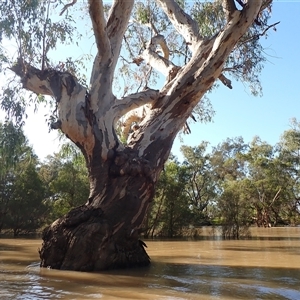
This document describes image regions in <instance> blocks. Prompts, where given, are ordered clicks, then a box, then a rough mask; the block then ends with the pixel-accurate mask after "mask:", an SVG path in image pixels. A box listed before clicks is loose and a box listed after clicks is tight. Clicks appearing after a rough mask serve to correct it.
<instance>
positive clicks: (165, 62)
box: [133, 34, 180, 81]
mask: <svg viewBox="0 0 300 300" xmlns="http://www.w3.org/2000/svg"><path fill="white" fill-rule="evenodd" d="M157 46H160V48H161V50H162V52H163V55H164V57H162V56H161V55H159V54H158V53H157ZM169 54H170V52H169V48H168V46H167V44H166V41H165V38H164V36H162V35H160V34H158V35H156V36H154V37H153V38H152V39H151V41H150V43H149V44H148V46H147V48H146V49H145V50H144V51H143V53H142V55H141V56H140V57H138V58H136V59H134V60H133V62H134V63H136V64H137V65H139V64H140V63H141V62H142V61H143V60H145V61H146V63H147V64H149V65H150V66H151V67H153V68H154V69H156V70H157V71H159V72H161V73H162V74H163V75H165V76H166V77H167V81H170V80H171V79H173V78H174V77H175V76H176V74H177V72H178V70H179V69H180V68H179V67H178V66H176V65H174V64H173V63H172V62H171V61H170V60H169Z"/></svg>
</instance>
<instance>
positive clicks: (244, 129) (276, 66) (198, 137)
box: [0, 0, 300, 159]
mask: <svg viewBox="0 0 300 300" xmlns="http://www.w3.org/2000/svg"><path fill="white" fill-rule="evenodd" d="M299 16H300V1H276V0H275V1H274V6H273V15H272V19H271V21H270V24H271V23H275V22H277V21H280V24H279V25H277V26H276V29H277V31H276V32H275V31H273V30H272V29H271V30H270V31H269V37H268V39H266V40H264V42H263V44H264V47H265V52H266V54H267V62H266V64H265V67H264V69H263V71H262V74H261V82H262V86H263V96H262V97H254V96H252V95H250V92H249V89H248V87H246V86H244V85H243V84H242V83H241V82H233V89H232V90H230V89H228V88H227V87H225V86H223V85H220V86H219V88H218V89H216V90H215V91H213V92H212V93H211V94H210V95H209V98H210V100H211V103H212V105H213V108H214V110H215V111H216V114H215V116H214V118H213V122H211V123H208V124H203V123H195V124H192V125H191V130H192V133H191V134H190V135H185V136H183V144H185V145H189V146H197V145H199V144H200V143H201V141H208V142H209V143H210V145H211V146H216V145H217V144H219V143H221V142H222V141H224V140H226V139H227V138H234V137H238V136H242V137H243V138H244V141H245V142H250V141H251V140H252V138H253V137H254V136H259V137H260V138H261V139H262V140H263V141H266V142H268V143H270V144H271V145H274V144H276V143H277V142H278V141H279V139H280V136H281V134H282V133H283V132H284V131H285V130H288V129H289V121H290V119H291V118H296V119H298V120H299V121H300V75H299V70H300V32H299V30H300V18H299ZM46 113H47V111H46V110H44V109H43V108H40V109H39V111H38V113H37V114H34V113H33V110H32V109H31V110H29V112H28V114H29V116H30V117H29V118H28V119H27V120H26V125H25V128H24V131H25V134H26V136H27V137H28V139H29V143H30V144H31V145H32V146H33V148H34V151H35V153H36V154H37V155H38V156H39V158H40V159H44V158H45V157H46V156H47V155H52V154H53V153H54V152H57V151H58V147H59V142H58V138H57V133H56V132H55V131H52V132H50V133H49V129H48V127H47V124H46V122H45V117H44V115H45V114H46ZM0 118H1V115H0ZM181 145H182V143H181V142H180V141H179V139H176V141H175V143H174V146H173V148H172V152H173V154H175V155H176V156H178V157H179V159H180V158H181V154H180V150H179V149H180V146H181Z"/></svg>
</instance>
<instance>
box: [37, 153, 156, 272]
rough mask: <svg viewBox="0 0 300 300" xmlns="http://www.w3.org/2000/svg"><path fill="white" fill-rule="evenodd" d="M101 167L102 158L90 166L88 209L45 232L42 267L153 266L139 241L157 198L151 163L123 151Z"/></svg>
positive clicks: (75, 212)
mask: <svg viewBox="0 0 300 300" xmlns="http://www.w3.org/2000/svg"><path fill="white" fill-rule="evenodd" d="M126 152H127V153H126ZM101 167H102V168H101V169H99V160H98V161H96V160H95V161H94V164H92V166H91V167H90V181H91V196H90V198H89V200H88V202H87V203H86V205H82V206H79V207H77V208H75V209H73V210H71V211H70V212H69V213H68V214H67V215H66V216H64V217H62V218H60V219H58V220H57V221H55V222H54V223H53V224H52V225H50V226H48V227H47V228H46V229H45V230H44V232H43V245H42V249H41V250H40V258H41V267H50V268H55V269H66V270H78V271H99V270H105V269H111V268H126V267H135V266H147V265H148V264H149V263H150V258H149V256H148V255H147V253H146V251H145V246H146V245H145V244H144V243H143V242H142V241H141V240H139V231H140V229H139V226H140V225H141V224H142V221H143V218H144V216H145V214H146V211H147V208H148V206H149V203H150V201H151V200H152V198H153V195H154V184H153V181H152V179H151V177H150V176H149V172H150V169H149V166H148V164H147V161H145V160H143V159H139V158H138V157H137V156H136V155H135V154H134V152H133V151H131V152H129V151H123V152H118V153H117V154H115V155H112V156H111V157H110V158H109V159H108V161H107V162H106V163H105V164H104V165H102V166H101ZM106 168H108V172H107V173H105V172H103V170H105V169H106ZM97 170H98V172H97ZM99 170H101V172H99Z"/></svg>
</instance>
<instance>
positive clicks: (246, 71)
mask: <svg viewBox="0 0 300 300" xmlns="http://www.w3.org/2000/svg"><path fill="white" fill-rule="evenodd" d="M54 2H55V1H54ZM271 2H272V1H271V0H255V1H252V0H248V1H247V0H236V1H235V0H223V1H214V2H200V1H195V2H194V3H192V4H191V5H190V7H188V6H187V4H186V3H185V2H184V1H179V0H177V1H176V0H168V1H166V0H156V1H144V2H143V1H134V0H126V1H125V0H114V1H113V3H111V4H110V5H108V4H103V2H102V0H86V4H87V5H88V8H87V9H86V10H83V12H85V13H86V14H87V16H89V18H90V20H91V24H92V30H93V34H94V38H95V44H96V47H97V51H96V55H95V57H94V63H93V67H92V70H91V76H90V85H89V87H87V86H85V85H84V84H83V83H82V81H81V80H79V76H78V74H75V73H76V72H75V71H76V68H77V69H79V68H78V65H77V64H76V62H74V61H73V62H72V63H70V61H67V62H65V63H64V62H61V63H59V64H58V65H56V67H55V66H54V65H52V66H51V61H50V59H49V56H50V54H51V51H52V53H53V49H54V48H55V46H56V45H57V43H58V42H59V43H64V42H66V40H68V41H69V42H70V41H71V42H72V41H74V40H75V39H76V37H75V35H73V32H74V31H73V30H74V28H73V27H72V26H71V25H70V24H71V23H68V22H70V21H71V19H72V14H71V12H72V9H73V8H74V7H75V6H76V5H79V3H77V4H76V0H75V1H73V2H72V3H70V4H67V5H66V6H65V7H64V10H67V12H64V15H62V16H61V18H64V19H61V20H60V19H59V16H58V15H56V16H55V15H52V14H53V12H52V10H51V8H50V6H51V5H53V1H38V0H27V1H11V0H10V1H2V3H1V7H0V11H1V20H0V21H1V23H0V26H1V29H2V32H1V36H0V38H1V39H2V42H5V40H9V39H12V38H13V37H14V38H15V40H16V45H17V49H18V51H17V58H16V57H15V60H14V63H13V64H11V65H10V67H9V68H10V70H11V71H13V72H14V73H15V74H16V75H17V77H19V78H20V82H21V84H22V88H23V89H26V90H29V91H31V92H33V93H35V94H38V95H49V96H51V97H53V99H54V101H55V103H56V105H57V113H58V114H57V120H55V121H54V122H53V123H52V125H51V126H52V128H54V129H60V130H61V131H62V132H63V133H64V134H65V135H66V136H67V137H68V138H69V139H70V140H71V141H73V142H74V143H75V144H76V145H77V146H78V147H79V148H80V150H81V151H82V153H83V154H84V157H85V159H86V164H87V168H88V173H89V180H90V195H89V198H88V199H87V201H86V203H85V204H83V205H82V206H80V207H77V208H75V209H73V210H72V211H70V212H69V213H68V214H67V215H65V216H64V217H62V218H60V219H58V220H56V221H55V222H54V223H53V224H51V225H50V226H49V227H47V228H46V229H45V230H44V234H43V245H42V248H41V250H40V258H41V266H42V267H51V268H56V269H69V270H81V271H91V270H103V269H107V268H116V267H130V266H144V265H148V264H149V262H150V259H149V257H148V255H147V253H146V251H145V249H144V246H145V244H144V243H143V242H142V241H140V240H139V232H140V229H141V228H140V225H141V223H142V221H143V218H144V216H145V214H146V212H147V209H148V207H149V203H150V202H151V201H152V199H153V195H154V189H155V184H156V182H157V179H158V177H159V174H160V172H161V170H162V168H163V165H164V163H165V162H166V160H167V158H168V156H169V153H170V150H171V147H172V144H173V141H174V139H175V137H176V135H177V133H178V132H179V131H180V130H181V128H182V127H183V126H184V124H185V123H186V121H187V119H188V118H189V116H191V114H192V112H193V110H195V109H197V104H198V103H199V102H200V100H201V99H203V96H204V95H205V93H206V92H207V91H208V90H210V89H211V88H212V87H213V85H214V83H215V81H216V80H218V79H219V80H220V81H221V82H222V83H224V84H225V85H226V86H228V87H229V88H232V86H231V81H230V80H229V79H228V78H227V76H228V75H229V76H230V75H231V76H233V77H235V78H236V79H239V80H243V81H248V82H249V83H250V86H251V88H253V91H254V93H256V92H257V91H258V92H259V81H258V74H259V72H260V69H261V67H262V63H263V61H264V57H263V56H262V47H261V45H260V43H259V38H260V37H261V36H263V35H265V33H266V32H267V30H268V29H269V28H270V27H271V26H272V25H268V24H267V20H268V18H269V16H270V11H271V7H270V6H271ZM59 3H60V1H57V2H56V3H55V5H59ZM73 4H74V5H73ZM72 5H73V6H72ZM61 8H62V7H61ZM61 8H60V9H61ZM62 13H63V12H62ZM62 13H61V14H62ZM62 20H63V21H62ZM146 38H147V39H148V41H146V40H145V39H146ZM78 43H80V41H78ZM2 44H3V43H2ZM74 44H75V42H74ZM122 46H124V49H123V50H122ZM74 47H75V46H74ZM0 58H1V59H2V62H3V63H6V64H9V63H10V60H9V59H8V56H7V55H6V54H5V47H4V48H3V47H0ZM70 65H72V68H71V67H70ZM3 66H4V65H2V67H3ZM125 66H126V67H125ZM131 66H132V69H130V67H131ZM119 67H120V68H121V71H124V70H125V72H123V73H122V74H121V73H120V74H121V75H119V77H118V78H117V79H116V78H115V76H116V74H119V73H117V72H118V70H119ZM74 70H75V71H74ZM155 70H156V71H159V72H160V73H161V74H162V75H161V76H164V78H165V82H164V84H163V85H162V86H161V88H160V89H154V88H152V87H151V85H152V83H153V82H155V80H156V81H160V80H161V77H157V76H156V77H155V74H156V73H155ZM226 74H228V75H226ZM76 75H77V76H76ZM125 75H128V76H129V78H134V82H132V81H131V80H129V81H125V83H126V84H125V86H124V87H123V88H124V95H123V96H122V97H117V96H116V93H114V88H113V82H114V83H115V82H116V81H118V80H120V78H124V76H125ZM130 76H132V77H130ZM127 83H128V85H127ZM131 87H132V88H134V87H136V90H135V91H134V92H133V91H132V89H130V88H131ZM141 87H142V88H141ZM3 91H4V92H3V97H2V108H4V109H6V111H8V113H9V114H13V113H12V112H13V111H16V112H17V114H16V116H17V117H18V116H20V115H22V112H23V107H24V103H25V104H26V98H18V99H19V100H16V96H17V95H16V91H19V90H18V89H16V88H14V89H9V88H5V89H4V90H3ZM129 91H130V92H129ZM12 99H14V100H12ZM38 99H39V100H41V99H42V98H41V96H39V98H38ZM224 101H225V99H224ZM135 109H140V110H138V111H139V112H140V113H139V114H138V113H135V114H134V113H133V115H132V114H131V113H132V111H133V110H135ZM198 111H199V110H198ZM200 111H201V109H200ZM124 116H125V117H124ZM132 116H133V118H132ZM120 121H121V122H123V124H124V132H125V134H126V137H125V139H126V140H127V141H125V139H124V138H123V139H121V138H120V127H118V126H120ZM133 125H134V126H133ZM121 127H122V126H121Z"/></svg>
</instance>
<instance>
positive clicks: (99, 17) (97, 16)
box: [89, 0, 111, 58]
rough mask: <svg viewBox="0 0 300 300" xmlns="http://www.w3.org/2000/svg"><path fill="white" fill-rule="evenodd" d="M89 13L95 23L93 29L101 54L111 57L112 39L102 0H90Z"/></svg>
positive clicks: (101, 55)
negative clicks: (107, 29) (107, 27)
mask: <svg viewBox="0 0 300 300" xmlns="http://www.w3.org/2000/svg"><path fill="white" fill-rule="evenodd" d="M89 14H90V17H91V20H92V24H93V30H94V35H95V40H96V45H97V49H98V54H99V56H100V57H101V58H102V57H107V55H108V57H110V55H111V54H110V41H109V39H108V36H107V32H106V29H105V26H106V21H105V18H104V10H103V3H102V0H89Z"/></svg>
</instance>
